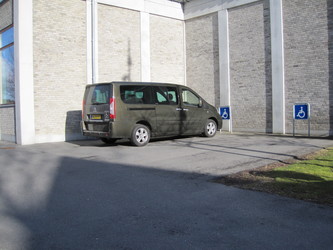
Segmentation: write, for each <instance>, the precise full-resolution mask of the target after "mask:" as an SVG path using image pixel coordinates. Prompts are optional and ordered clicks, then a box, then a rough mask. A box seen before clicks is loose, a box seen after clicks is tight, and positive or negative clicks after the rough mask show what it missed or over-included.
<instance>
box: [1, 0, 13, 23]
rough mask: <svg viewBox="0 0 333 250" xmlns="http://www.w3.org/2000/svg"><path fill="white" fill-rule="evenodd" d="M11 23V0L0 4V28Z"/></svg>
mask: <svg viewBox="0 0 333 250" xmlns="http://www.w3.org/2000/svg"><path fill="white" fill-rule="evenodd" d="M12 23H13V0H10V1H8V2H6V3H4V4H3V5H1V6H0V30H2V29H4V28H6V27H7V26H9V25H11V24H12Z"/></svg>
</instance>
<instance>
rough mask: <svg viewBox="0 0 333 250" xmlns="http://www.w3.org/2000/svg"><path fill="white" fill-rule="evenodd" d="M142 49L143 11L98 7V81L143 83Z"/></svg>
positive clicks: (105, 6) (100, 5)
mask: <svg viewBox="0 0 333 250" xmlns="http://www.w3.org/2000/svg"><path fill="white" fill-rule="evenodd" d="M140 46H141V43H140V12H138V11H133V10H127V9H122V8H117V7H113V6H107V5H102V4H99V5H98V50H99V52H98V65H99V75H98V80H99V82H110V81H140V80H141V62H140V61H141V54H140Z"/></svg>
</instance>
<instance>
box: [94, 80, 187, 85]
mask: <svg viewBox="0 0 333 250" xmlns="http://www.w3.org/2000/svg"><path fill="white" fill-rule="evenodd" d="M101 84H117V85H173V86H174V85H178V86H185V85H181V84H175V83H164V82H125V81H113V82H103V83H95V84H89V85H88V86H90V85H101Z"/></svg>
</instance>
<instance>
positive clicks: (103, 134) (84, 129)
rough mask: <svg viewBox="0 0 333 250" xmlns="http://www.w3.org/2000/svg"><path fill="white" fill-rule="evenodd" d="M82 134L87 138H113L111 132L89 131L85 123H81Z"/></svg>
mask: <svg viewBox="0 0 333 250" xmlns="http://www.w3.org/2000/svg"><path fill="white" fill-rule="evenodd" d="M81 132H82V134H83V135H85V136H94V137H103V138H108V137H110V136H111V133H110V131H108V132H105V131H94V130H88V129H87V126H86V124H85V122H84V121H81Z"/></svg>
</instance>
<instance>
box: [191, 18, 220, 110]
mask: <svg viewBox="0 0 333 250" xmlns="http://www.w3.org/2000/svg"><path fill="white" fill-rule="evenodd" d="M186 73H187V79H186V81H187V85H188V86H189V87H192V88H193V89H194V90H196V91H197V92H198V93H199V94H200V95H201V96H202V97H203V98H204V99H205V100H206V101H208V102H209V103H211V104H212V105H215V106H216V107H218V106H219V105H220V100H219V98H220V97H219V96H220V88H219V86H220V85H219V84H220V83H219V52H218V15H217V13H214V14H211V15H207V16H203V17H198V18H194V19H190V20H187V21H186Z"/></svg>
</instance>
